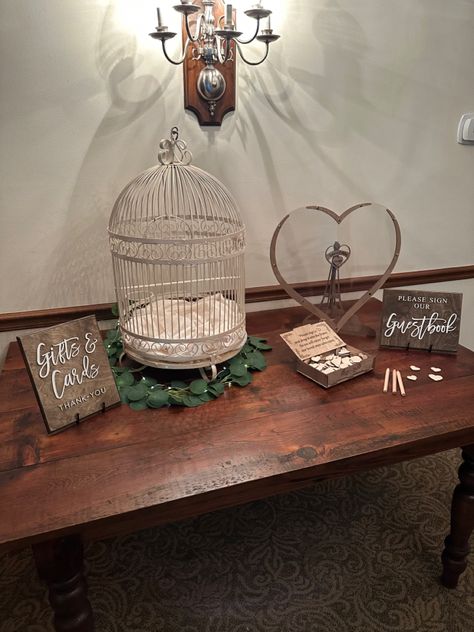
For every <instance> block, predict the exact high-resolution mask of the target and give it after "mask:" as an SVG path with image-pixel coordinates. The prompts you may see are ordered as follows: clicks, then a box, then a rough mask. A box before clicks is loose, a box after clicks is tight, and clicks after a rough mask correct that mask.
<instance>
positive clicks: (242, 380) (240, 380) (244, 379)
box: [232, 373, 252, 386]
mask: <svg viewBox="0 0 474 632" xmlns="http://www.w3.org/2000/svg"><path fill="white" fill-rule="evenodd" d="M251 381H252V375H251V374H250V373H247V374H246V375H242V376H241V377H234V378H233V379H232V384H238V385H239V386H247V384H250V382H251Z"/></svg>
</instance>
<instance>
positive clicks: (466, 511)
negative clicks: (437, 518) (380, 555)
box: [441, 445, 474, 588]
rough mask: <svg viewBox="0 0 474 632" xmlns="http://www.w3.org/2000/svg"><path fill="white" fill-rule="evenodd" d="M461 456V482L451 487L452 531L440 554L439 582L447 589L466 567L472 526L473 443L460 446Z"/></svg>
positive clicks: (456, 582) (473, 489)
mask: <svg viewBox="0 0 474 632" xmlns="http://www.w3.org/2000/svg"><path fill="white" fill-rule="evenodd" d="M462 456H463V459H464V461H463V463H462V465H461V467H460V468H459V480H460V481H461V482H460V484H459V485H458V486H457V487H456V489H455V490H454V494H453V502H452V506H451V533H450V534H449V535H448V537H447V538H446V540H445V548H444V551H443V555H442V556H441V559H442V561H443V574H442V576H441V582H442V584H443V585H444V586H446V588H456V586H457V584H458V580H459V576H460V575H461V573H463V572H464V571H465V570H466V566H467V556H468V555H469V550H470V549H469V537H470V535H471V533H472V530H473V527H474V445H471V446H467V447H465V448H463V451H462Z"/></svg>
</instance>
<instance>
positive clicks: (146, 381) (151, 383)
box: [139, 375, 158, 388]
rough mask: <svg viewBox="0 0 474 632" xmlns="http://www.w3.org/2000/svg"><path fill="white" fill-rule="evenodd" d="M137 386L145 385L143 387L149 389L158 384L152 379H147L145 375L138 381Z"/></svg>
mask: <svg viewBox="0 0 474 632" xmlns="http://www.w3.org/2000/svg"><path fill="white" fill-rule="evenodd" d="M139 384H145V386H147V387H148V388H150V387H151V386H155V384H158V380H155V378H154V377H148V376H147V375H144V376H143V377H142V378H141V380H140V381H139Z"/></svg>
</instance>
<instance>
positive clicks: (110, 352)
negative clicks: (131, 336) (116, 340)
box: [105, 344, 118, 357]
mask: <svg viewBox="0 0 474 632" xmlns="http://www.w3.org/2000/svg"><path fill="white" fill-rule="evenodd" d="M105 350H106V351H107V355H108V356H109V357H110V356H113V355H115V354H116V353H117V351H118V348H117V345H116V344H113V345H106V347H105Z"/></svg>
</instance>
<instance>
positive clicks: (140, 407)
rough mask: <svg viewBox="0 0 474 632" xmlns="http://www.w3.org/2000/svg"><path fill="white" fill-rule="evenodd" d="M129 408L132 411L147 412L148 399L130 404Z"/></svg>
mask: <svg viewBox="0 0 474 632" xmlns="http://www.w3.org/2000/svg"><path fill="white" fill-rule="evenodd" d="M129 406H130V408H131V409H132V410H145V408H148V406H147V403H146V399H140V400H138V401H137V402H130V404H129Z"/></svg>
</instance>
